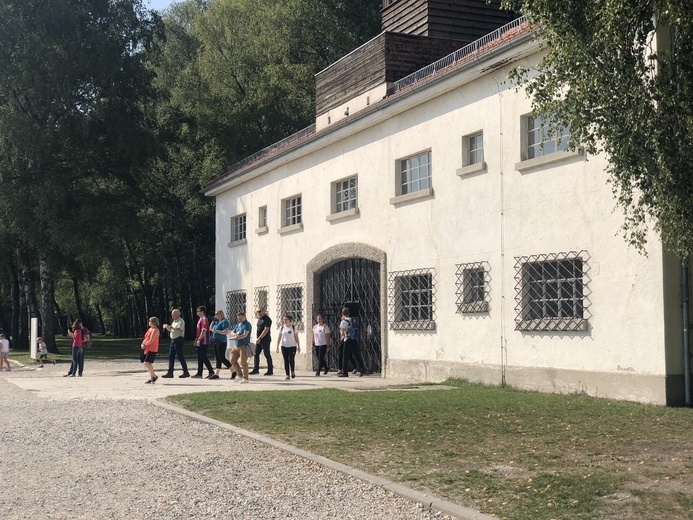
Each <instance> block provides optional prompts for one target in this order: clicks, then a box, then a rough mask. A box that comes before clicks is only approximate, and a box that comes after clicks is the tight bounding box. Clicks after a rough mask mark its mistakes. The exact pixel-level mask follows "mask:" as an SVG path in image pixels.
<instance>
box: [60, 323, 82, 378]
mask: <svg viewBox="0 0 693 520" xmlns="http://www.w3.org/2000/svg"><path fill="white" fill-rule="evenodd" d="M67 334H68V336H70V337H71V338H72V364H71V365H70V371H69V372H68V373H67V374H65V375H64V376H63V377H75V376H76V375H79V377H82V372H84V332H83V331H82V320H80V319H79V318H78V319H76V320H75V321H74V323H73V324H72V329H68V330H67Z"/></svg>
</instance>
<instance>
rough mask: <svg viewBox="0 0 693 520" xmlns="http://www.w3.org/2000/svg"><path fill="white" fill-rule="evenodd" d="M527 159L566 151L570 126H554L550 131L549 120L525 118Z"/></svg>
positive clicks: (532, 117)
mask: <svg viewBox="0 0 693 520" xmlns="http://www.w3.org/2000/svg"><path fill="white" fill-rule="evenodd" d="M525 119H526V124H527V133H526V136H527V147H526V156H527V159H536V158H537V157H542V156H544V155H549V154H552V153H555V152H561V151H565V150H567V149H568V142H569V141H570V126H556V127H555V128H553V129H552V126H554V125H553V121H552V120H551V118H544V117H542V116H536V117H534V116H527V117H526V118H525Z"/></svg>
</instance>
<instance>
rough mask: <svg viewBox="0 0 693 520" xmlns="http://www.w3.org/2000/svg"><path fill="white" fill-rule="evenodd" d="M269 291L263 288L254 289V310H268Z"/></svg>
mask: <svg viewBox="0 0 693 520" xmlns="http://www.w3.org/2000/svg"><path fill="white" fill-rule="evenodd" d="M268 295H269V290H268V288H267V287H266V286H265V287H256V288H255V308H256V309H258V308H260V307H264V308H265V309H266V310H267V309H268V308H269V296H268Z"/></svg>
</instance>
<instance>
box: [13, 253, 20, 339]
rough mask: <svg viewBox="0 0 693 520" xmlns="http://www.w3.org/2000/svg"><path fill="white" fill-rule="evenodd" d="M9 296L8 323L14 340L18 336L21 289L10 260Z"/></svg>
mask: <svg viewBox="0 0 693 520" xmlns="http://www.w3.org/2000/svg"><path fill="white" fill-rule="evenodd" d="M10 284H11V285H10V296H11V298H12V323H11V324H10V336H11V338H12V339H13V340H14V341H16V340H17V338H19V333H20V328H21V309H22V306H21V291H20V290H19V276H18V274H17V269H16V267H15V265H14V262H12V265H11V272H10Z"/></svg>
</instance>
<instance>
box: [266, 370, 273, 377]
mask: <svg viewBox="0 0 693 520" xmlns="http://www.w3.org/2000/svg"><path fill="white" fill-rule="evenodd" d="M265 375H266V376H273V375H274V372H272V371H271V370H268V371H267V372H265Z"/></svg>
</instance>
